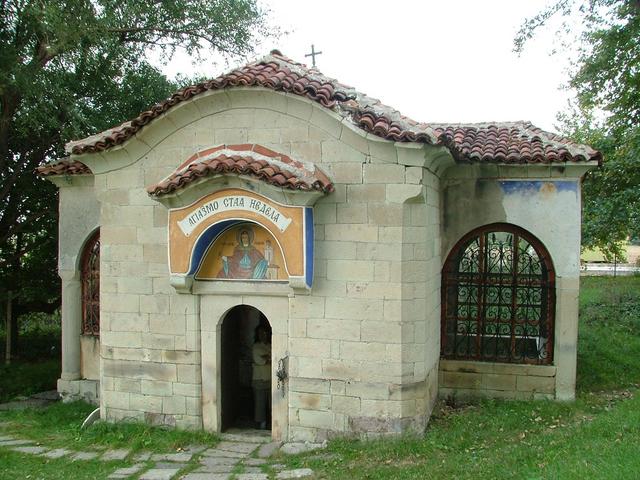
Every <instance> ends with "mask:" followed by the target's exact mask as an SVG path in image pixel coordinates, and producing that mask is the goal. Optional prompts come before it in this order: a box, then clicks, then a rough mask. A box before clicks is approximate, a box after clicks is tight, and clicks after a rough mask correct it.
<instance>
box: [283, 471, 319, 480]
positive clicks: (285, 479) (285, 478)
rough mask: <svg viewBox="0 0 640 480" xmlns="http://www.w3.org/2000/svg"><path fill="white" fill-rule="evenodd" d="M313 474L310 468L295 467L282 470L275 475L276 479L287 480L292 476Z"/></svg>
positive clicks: (300, 476) (304, 476)
mask: <svg viewBox="0 0 640 480" xmlns="http://www.w3.org/2000/svg"><path fill="white" fill-rule="evenodd" d="M312 475H313V470H311V469H310V468H296V469H295V470H283V471H282V472H280V473H278V474H277V475H276V478H277V479H278V480H289V479H292V478H307V477H310V476H312Z"/></svg>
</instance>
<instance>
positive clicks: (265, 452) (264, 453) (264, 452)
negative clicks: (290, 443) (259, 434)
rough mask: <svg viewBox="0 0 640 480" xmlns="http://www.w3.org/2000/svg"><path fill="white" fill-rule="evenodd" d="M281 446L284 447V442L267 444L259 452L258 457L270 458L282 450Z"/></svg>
mask: <svg viewBox="0 0 640 480" xmlns="http://www.w3.org/2000/svg"><path fill="white" fill-rule="evenodd" d="M281 445H282V442H271V443H265V444H264V445H262V446H261V447H260V449H259V450H258V456H259V457H260V458H267V457H270V456H271V455H273V454H274V453H275V452H276V450H278V449H279V448H280V446H281Z"/></svg>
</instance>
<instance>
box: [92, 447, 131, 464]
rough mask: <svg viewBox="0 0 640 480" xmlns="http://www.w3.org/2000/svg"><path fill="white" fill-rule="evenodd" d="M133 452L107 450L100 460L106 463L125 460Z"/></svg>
mask: <svg viewBox="0 0 640 480" xmlns="http://www.w3.org/2000/svg"><path fill="white" fill-rule="evenodd" d="M130 452H131V450H126V449H119V450H107V451H106V452H104V453H103V454H102V457H100V460H104V461H105V462H109V461H111V460H124V459H125V458H127V456H128V455H129V453H130Z"/></svg>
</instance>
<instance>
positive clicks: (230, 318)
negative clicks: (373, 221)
mask: <svg viewBox="0 0 640 480" xmlns="http://www.w3.org/2000/svg"><path fill="white" fill-rule="evenodd" d="M259 330H263V331H265V330H266V332H267V335H264V334H262V339H261V340H260V339H258V335H259V334H258V331H259ZM265 338H266V340H265ZM257 342H261V343H262V345H256V343H257ZM266 342H268V346H265V343H266ZM270 345H271V327H270V325H269V322H268V321H267V318H266V317H265V316H264V315H263V314H262V313H261V312H260V310H258V309H256V308H253V307H250V306H248V305H238V306H237V307H234V308H232V309H231V310H229V312H228V313H227V315H226V316H225V318H224V320H223V321H222V337H221V360H222V362H221V364H222V368H221V390H222V392H221V393H222V430H223V431H225V430H228V429H230V428H241V429H250V428H260V426H261V425H260V424H261V423H262V424H263V425H262V426H263V427H264V428H266V429H269V430H270V429H271V405H270V404H268V405H266V406H265V407H264V408H263V409H262V412H263V416H265V417H266V418H264V420H263V421H262V422H261V421H260V420H261V419H260V418H258V419H256V414H257V413H258V412H256V410H255V409H256V393H257V394H258V395H259V389H260V388H264V387H265V383H264V380H263V381H262V382H260V381H259V380H256V378H255V377H256V376H258V377H260V372H262V373H263V377H264V376H268V377H269V378H270V374H271V363H270V358H269V361H268V363H266V364H264V365H256V361H255V358H254V357H256V356H257V358H258V363H263V362H261V361H260V359H261V358H266V356H267V355H266V352H270ZM269 357H270V353H269ZM254 371H255V372H254ZM266 372H268V375H267V373H266ZM263 398H264V396H262V397H260V396H259V397H258V398H257V401H258V403H260V402H261V401H262V400H261V399H263ZM269 398H270V387H269ZM263 403H264V402H263ZM258 410H260V408H259V409H258ZM258 416H260V415H259V413H258Z"/></svg>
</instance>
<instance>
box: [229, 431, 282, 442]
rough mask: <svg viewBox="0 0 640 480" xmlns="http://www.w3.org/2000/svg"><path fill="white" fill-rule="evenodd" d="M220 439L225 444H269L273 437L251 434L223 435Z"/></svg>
mask: <svg viewBox="0 0 640 480" xmlns="http://www.w3.org/2000/svg"><path fill="white" fill-rule="evenodd" d="M220 439H221V440H222V441H225V442H248V443H267V442H270V441H271V436H270V435H269V436H267V435H261V434H250V433H249V434H245V433H223V434H221V435H220Z"/></svg>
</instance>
